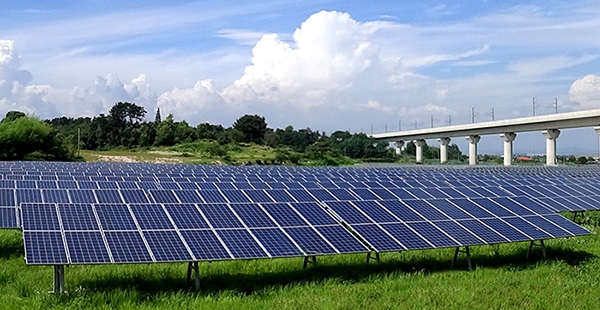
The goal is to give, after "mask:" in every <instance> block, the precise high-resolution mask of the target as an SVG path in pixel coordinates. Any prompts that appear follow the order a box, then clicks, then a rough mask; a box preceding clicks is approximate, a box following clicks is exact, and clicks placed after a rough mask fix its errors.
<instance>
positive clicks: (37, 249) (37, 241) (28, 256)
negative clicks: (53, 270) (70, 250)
mask: <svg viewBox="0 0 600 310" xmlns="http://www.w3.org/2000/svg"><path fill="white" fill-rule="evenodd" d="M23 243H24V245H25V262H26V263H27V264H28V265H66V264H68V263H69V260H68V259H67V252H66V251H65V245H64V243H63V238H62V234H61V233H60V232H54V231H43V232H40V231H24V232H23Z"/></svg>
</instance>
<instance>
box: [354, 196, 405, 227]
mask: <svg viewBox="0 0 600 310" xmlns="http://www.w3.org/2000/svg"><path fill="white" fill-rule="evenodd" d="M353 204H354V205H355V206H356V207H357V208H358V209H359V210H361V211H363V212H364V213H365V214H366V215H367V216H368V217H370V218H371V219H372V220H373V221H375V222H376V223H392V222H398V219H397V218H396V217H394V216H393V215H392V214H390V213H389V212H388V211H386V210H385V209H384V208H382V207H381V206H380V205H379V204H378V203H377V202H375V201H354V202H353Z"/></svg>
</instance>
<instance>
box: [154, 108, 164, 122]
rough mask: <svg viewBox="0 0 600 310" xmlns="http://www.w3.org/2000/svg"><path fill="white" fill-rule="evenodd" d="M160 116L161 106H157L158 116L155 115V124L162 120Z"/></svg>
mask: <svg viewBox="0 0 600 310" xmlns="http://www.w3.org/2000/svg"><path fill="white" fill-rule="evenodd" d="M161 121H162V120H161V118H160V108H156V116H154V124H156V125H158V124H160V122H161Z"/></svg>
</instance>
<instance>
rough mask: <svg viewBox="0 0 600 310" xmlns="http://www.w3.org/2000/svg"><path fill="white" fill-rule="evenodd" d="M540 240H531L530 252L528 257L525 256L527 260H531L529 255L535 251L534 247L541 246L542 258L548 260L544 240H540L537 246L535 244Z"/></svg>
mask: <svg viewBox="0 0 600 310" xmlns="http://www.w3.org/2000/svg"><path fill="white" fill-rule="evenodd" d="M536 241H538V240H531V243H529V250H527V256H525V259H529V254H530V253H531V250H532V249H533V247H534V246H539V247H540V248H542V256H543V257H544V259H546V258H547V256H546V245H544V239H541V240H539V241H540V243H539V244H536V243H535V242H536Z"/></svg>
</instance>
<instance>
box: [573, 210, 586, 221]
mask: <svg viewBox="0 0 600 310" xmlns="http://www.w3.org/2000/svg"><path fill="white" fill-rule="evenodd" d="M584 212H585V211H574V212H573V222H575V223H577V221H576V220H577V214H581V218H583V213H584Z"/></svg>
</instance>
